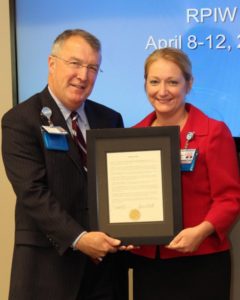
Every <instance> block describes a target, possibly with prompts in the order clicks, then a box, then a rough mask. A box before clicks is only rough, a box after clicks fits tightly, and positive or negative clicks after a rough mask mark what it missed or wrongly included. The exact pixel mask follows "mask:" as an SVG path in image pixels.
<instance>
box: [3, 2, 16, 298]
mask: <svg viewBox="0 0 240 300" xmlns="http://www.w3.org/2000/svg"><path fill="white" fill-rule="evenodd" d="M8 2H9V1H8V0H1V1H0V41H1V47H0V66H1V67H0V68H1V71H0V82H1V88H0V99H1V100H0V101H1V102H0V103H1V104H0V118H2V115H3V113H4V112H6V111H7V110H8V109H9V108H10V107H11V106H12V78H11V59H10V57H11V51H10V29H9V3H8ZM0 140H2V139H1V132H0ZM0 151H1V150H0ZM1 157H2V155H1V152H0V244H1V246H0V299H1V300H6V299H7V297H8V296H7V295H8V289H9V277H10V268H11V259H12V249H13V232H14V228H13V225H14V201H15V200H14V199H15V197H14V194H13V192H12V189H11V187H10V184H9V183H8V180H7V178H6V175H5V171H4V168H3V164H2V159H1Z"/></svg>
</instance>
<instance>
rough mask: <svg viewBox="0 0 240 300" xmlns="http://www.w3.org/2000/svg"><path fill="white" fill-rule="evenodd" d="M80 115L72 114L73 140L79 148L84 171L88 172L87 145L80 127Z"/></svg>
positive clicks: (74, 112)
mask: <svg viewBox="0 0 240 300" xmlns="http://www.w3.org/2000/svg"><path fill="white" fill-rule="evenodd" d="M78 117H79V115H78V113H77V112H76V111H73V112H71V114H70V118H71V119H72V129H73V139H74V141H75V143H76V144H77V146H78V149H79V152H80V155H81V159H82V162H83V166H84V169H85V170H86V171H87V145H86V142H85V140H84V137H83V135H82V131H81V129H80V128H79V126H78Z"/></svg>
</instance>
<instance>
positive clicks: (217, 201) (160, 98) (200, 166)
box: [132, 48, 240, 300]
mask: <svg viewBox="0 0 240 300" xmlns="http://www.w3.org/2000/svg"><path fill="white" fill-rule="evenodd" d="M192 83H193V77H192V71H191V62H190V61H189V58H188V57H187V56H186V54H185V53H183V52H182V51H181V50H178V49H174V48H164V49H160V50H159V49H158V50H155V51H154V52H153V53H152V54H151V55H150V56H149V57H148V58H147V60H146V62H145V90H146V94H147V97H148V99H149V101H150V103H151V104H152V106H153V108H154V112H152V113H151V114H149V115H148V116H147V117H146V118H144V119H143V120H142V121H141V122H140V123H138V124H137V125H136V126H135V127H148V126H168V125H178V126H179V127H180V131H181V133H180V139H181V141H180V145H181V149H184V148H188V149H195V150H196V152H197V153H198V154H197V157H196V162H195V166H194V169H193V170H192V171H182V174H181V179H182V207H183V212H182V213H183V228H184V229H183V230H182V231H180V232H179V233H178V234H177V236H175V237H174V239H173V240H172V241H171V242H170V243H169V245H161V246H144V245H142V246H141V247H140V248H139V249H135V250H134V251H133V254H132V263H133V267H134V297H135V299H136V300H155V299H162V300H181V299H184V300H221V299H222V300H227V299H229V297H230V295H229V294H230V276H231V262H230V252H229V248H230V244H229V240H228V238H227V233H228V231H229V229H230V228H231V226H232V224H233V223H234V221H235V220H236V218H237V217H238V215H239V211H240V180H239V170H238V160H237V155H236V149H235V144H234V140H233V138H232V136H231V133H230V131H229V129H228V128H227V126H226V125H225V124H224V123H223V122H220V121H216V120H213V119H211V118H209V117H207V116H206V115H205V114H204V113H203V112H201V111H200V110H199V109H197V108H196V107H194V106H193V105H191V104H187V103H185V98H186V95H187V94H188V93H189V91H190V90H191V88H192Z"/></svg>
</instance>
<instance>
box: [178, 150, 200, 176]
mask: <svg viewBox="0 0 240 300" xmlns="http://www.w3.org/2000/svg"><path fill="white" fill-rule="evenodd" d="M197 155H198V151H197V149H181V171H185V172H186V171H187V172H191V171H193V170H194V167H195V163H196V160H197Z"/></svg>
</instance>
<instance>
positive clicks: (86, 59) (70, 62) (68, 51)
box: [48, 36, 101, 110]
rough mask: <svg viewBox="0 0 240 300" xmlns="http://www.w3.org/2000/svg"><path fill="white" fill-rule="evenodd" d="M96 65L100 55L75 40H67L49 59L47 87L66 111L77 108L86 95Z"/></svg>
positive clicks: (95, 74)
mask: <svg viewBox="0 0 240 300" xmlns="http://www.w3.org/2000/svg"><path fill="white" fill-rule="evenodd" d="M100 62H101V55H100V53H98V52H96V51H95V50H93V49H92V48H91V46H90V45H89V44H88V43H87V42H86V41H85V40H84V39H83V38H81V37H78V36H73V37H70V38H69V39H68V40H66V41H65V42H64V44H63V45H62V46H61V48H60V50H59V51H58V53H57V54H56V56H50V57H49V61H48V66H49V82H48V84H49V87H50V89H51V90H52V92H53V93H54V95H55V96H56V97H57V98H58V99H59V101H61V102H62V104H63V105H64V106H65V107H67V108H68V109H69V110H76V109H77V108H79V107H80V106H81V105H82V103H83V102H84V101H85V100H86V99H87V97H88V96H89V95H90V93H91V91H92V89H93V86H94V83H95V80H96V78H97V74H98V69H99V66H100Z"/></svg>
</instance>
